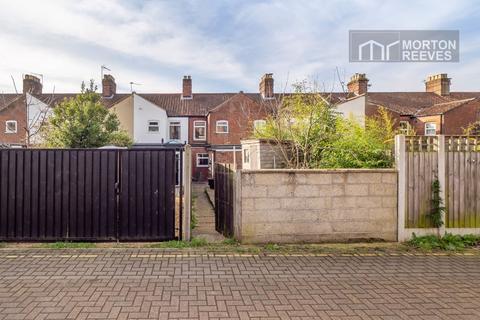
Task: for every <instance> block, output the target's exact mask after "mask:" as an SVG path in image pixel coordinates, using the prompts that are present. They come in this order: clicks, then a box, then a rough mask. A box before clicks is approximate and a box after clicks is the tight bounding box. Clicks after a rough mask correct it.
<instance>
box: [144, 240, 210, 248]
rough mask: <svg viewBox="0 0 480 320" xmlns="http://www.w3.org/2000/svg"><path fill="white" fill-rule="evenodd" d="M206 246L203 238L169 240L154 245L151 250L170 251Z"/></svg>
mask: <svg viewBox="0 0 480 320" xmlns="http://www.w3.org/2000/svg"><path fill="white" fill-rule="evenodd" d="M206 245H207V240H205V239H203V238H192V240H190V241H183V240H171V241H165V242H159V243H154V244H152V245H151V246H150V247H151V248H172V249H183V248H198V247H204V246H206Z"/></svg>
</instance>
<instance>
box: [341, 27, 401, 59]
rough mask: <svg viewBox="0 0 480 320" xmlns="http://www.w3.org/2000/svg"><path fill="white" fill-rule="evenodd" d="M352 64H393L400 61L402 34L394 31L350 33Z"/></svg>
mask: <svg viewBox="0 0 480 320" xmlns="http://www.w3.org/2000/svg"><path fill="white" fill-rule="evenodd" d="M349 36H350V62H392V61H401V60H400V58H401V57H400V33H399V32H394V31H393V32H392V31H350V35H349Z"/></svg>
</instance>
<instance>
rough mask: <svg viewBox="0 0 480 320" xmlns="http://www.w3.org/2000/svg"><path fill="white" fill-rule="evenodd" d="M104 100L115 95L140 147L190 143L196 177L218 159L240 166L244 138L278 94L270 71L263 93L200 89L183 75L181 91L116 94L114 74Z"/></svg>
mask: <svg viewBox="0 0 480 320" xmlns="http://www.w3.org/2000/svg"><path fill="white" fill-rule="evenodd" d="M102 87H103V90H102V94H103V100H105V101H108V99H113V100H114V101H115V103H113V104H111V110H112V111H113V112H115V113H116V114H117V115H118V117H119V119H120V122H121V125H122V127H123V129H125V130H126V131H127V132H128V133H129V134H130V136H131V138H132V139H133V141H134V142H135V144H136V146H138V147H140V146H145V145H149V146H154V145H161V144H183V143H188V144H190V145H191V146H192V157H193V159H192V168H193V173H192V174H193V179H194V180H197V181H204V180H206V179H207V177H208V176H209V170H211V168H212V163H214V162H227V163H238V165H239V166H240V165H241V161H240V159H241V151H240V150H241V145H240V139H243V138H247V137H249V136H251V134H252V132H253V130H254V127H255V126H259V125H262V124H263V123H264V122H265V119H266V117H267V114H268V112H267V110H268V107H269V105H270V102H271V101H272V100H273V99H274V98H275V97H274V92H273V77H272V75H271V74H266V75H265V76H264V77H263V78H262V79H261V81H260V92H259V93H243V92H241V91H240V92H237V93H196V92H193V90H192V88H193V86H192V78H191V76H184V78H183V80H182V90H181V92H180V93H135V92H133V93H131V94H117V93H116V92H115V88H116V84H115V80H114V78H113V77H112V76H111V75H105V77H104V79H103V83H102Z"/></svg>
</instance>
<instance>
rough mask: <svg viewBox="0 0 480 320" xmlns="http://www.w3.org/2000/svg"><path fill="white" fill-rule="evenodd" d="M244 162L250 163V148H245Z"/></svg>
mask: <svg viewBox="0 0 480 320" xmlns="http://www.w3.org/2000/svg"><path fill="white" fill-rule="evenodd" d="M243 163H250V149H243Z"/></svg>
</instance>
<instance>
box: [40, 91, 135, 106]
mask: <svg viewBox="0 0 480 320" xmlns="http://www.w3.org/2000/svg"><path fill="white" fill-rule="evenodd" d="M78 94H79V93H43V94H37V95H33V96H34V97H35V98H37V99H39V100H40V101H42V102H44V103H45V104H48V105H56V104H58V103H60V102H62V101H63V100H64V99H70V98H74V97H75V96H76V95H78ZM129 96H130V93H120V94H115V95H113V96H112V97H111V98H105V97H101V99H100V101H101V102H102V104H103V105H104V106H105V107H107V108H110V107H113V106H114V105H115V104H117V103H119V102H120V101H122V100H123V99H125V98H127V97H129Z"/></svg>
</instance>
